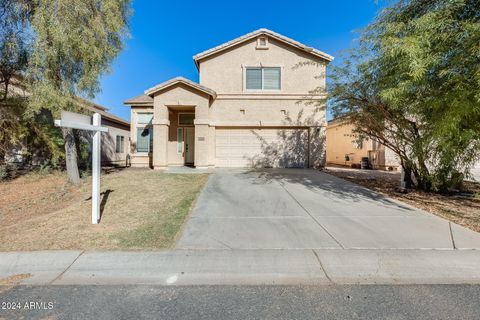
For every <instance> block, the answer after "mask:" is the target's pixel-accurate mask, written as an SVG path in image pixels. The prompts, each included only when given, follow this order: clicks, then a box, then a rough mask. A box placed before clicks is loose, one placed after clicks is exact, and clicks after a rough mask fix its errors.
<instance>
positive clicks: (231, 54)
mask: <svg viewBox="0 0 480 320" xmlns="http://www.w3.org/2000/svg"><path fill="white" fill-rule="evenodd" d="M256 46H257V40H256V39H252V40H250V41H248V42H245V43H242V44H240V45H238V46H236V47H234V48H231V49H228V50H226V51H222V52H221V53H220V54H217V55H214V56H212V57H208V58H206V59H205V60H202V61H201V62H200V67H199V69H200V70H199V71H200V84H202V85H204V86H207V87H209V88H211V89H213V90H215V91H216V92H217V94H238V93H247V92H250V93H253V92H255V91H250V90H249V91H246V90H244V71H245V68H246V67H258V66H265V67H281V90H280V91H273V93H276V94H278V93H281V94H306V93H308V92H309V91H311V90H313V89H315V88H317V87H322V88H325V78H324V77H323V79H316V77H318V76H321V75H325V70H326V61H325V60H323V59H320V58H316V57H314V56H312V55H310V54H308V53H305V52H304V51H301V50H298V49H296V48H293V47H291V46H289V45H286V44H284V43H281V42H278V41H276V40H274V39H272V38H269V44H268V50H264V49H257V48H256ZM299 63H311V64H310V65H304V66H301V67H298V68H297V67H296V66H297V65H298V64H299Z"/></svg>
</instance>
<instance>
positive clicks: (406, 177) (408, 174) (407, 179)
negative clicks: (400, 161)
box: [401, 166, 412, 189]
mask: <svg viewBox="0 0 480 320" xmlns="http://www.w3.org/2000/svg"><path fill="white" fill-rule="evenodd" d="M402 168H403V175H402V183H401V185H402V187H403V188H405V189H411V188H412V169H411V168H410V167H408V166H402Z"/></svg>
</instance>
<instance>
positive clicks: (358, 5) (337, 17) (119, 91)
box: [95, 0, 382, 119]
mask: <svg viewBox="0 0 480 320" xmlns="http://www.w3.org/2000/svg"><path fill="white" fill-rule="evenodd" d="M381 4H382V3H381ZM381 4H376V3H375V1H374V0H339V1H318V0H317V1H301V0H297V1H269V0H265V1H250V0H243V1H228V0H224V1H208V0H207V1H201V2H199V1H158V0H157V1H153V0H138V1H134V2H133V16H132V17H131V20H130V38H129V39H127V41H126V44H125V48H124V50H123V51H122V52H121V53H120V55H119V56H118V57H117V59H116V60H115V61H114V63H113V65H112V70H111V73H109V74H107V75H105V76H104V77H102V79H101V92H100V93H99V94H98V95H97V96H96V98H95V102H97V103H99V104H101V105H104V106H106V107H109V108H110V112H112V113H114V114H116V115H118V116H120V117H122V118H124V119H130V108H129V107H128V106H125V105H123V101H124V100H126V99H128V98H132V97H134V96H137V95H139V94H141V93H142V92H143V91H144V90H145V89H147V88H149V87H152V86H154V85H155V84H158V83H160V82H163V81H165V80H168V79H169V78H172V77H176V76H184V77H186V78H189V79H191V80H193V81H198V73H197V69H196V67H195V64H194V62H193V59H192V56H193V55H195V54H197V53H199V52H201V51H204V50H207V49H210V48H211V47H214V46H217V45H219V44H222V43H224V42H226V41H229V40H232V39H234V38H236V37H238V36H241V35H243V34H245V33H248V32H251V31H253V30H256V29H259V28H268V29H270V30H272V31H275V32H278V33H281V34H283V35H285V36H287V37H290V38H293V39H295V40H297V41H300V42H302V43H304V44H306V45H308V46H312V47H315V48H317V49H319V50H321V51H323V52H326V53H328V54H331V55H333V56H334V57H335V58H336V59H335V61H334V63H339V62H340V61H341V57H340V56H339V54H340V53H341V51H342V50H345V49H348V48H350V47H352V46H353V45H354V40H355V39H356V38H357V37H358V34H357V33H355V30H359V29H361V28H363V27H364V26H366V25H367V24H368V23H369V22H370V21H371V20H372V19H373V18H374V17H375V15H376V13H377V12H378V11H379V10H380V8H381Z"/></svg>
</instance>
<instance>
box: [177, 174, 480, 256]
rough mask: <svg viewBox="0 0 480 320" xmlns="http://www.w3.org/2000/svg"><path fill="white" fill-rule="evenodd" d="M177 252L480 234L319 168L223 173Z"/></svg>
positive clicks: (430, 244)
mask: <svg viewBox="0 0 480 320" xmlns="http://www.w3.org/2000/svg"><path fill="white" fill-rule="evenodd" d="M177 248H179V249H480V234H479V233H476V232H473V231H471V230H468V229H466V228H463V227H460V226H458V225H456V224H453V223H450V222H448V221H447V220H444V219H441V218H439V217H436V216H434V215H431V214H428V213H426V212H423V211H420V210H418V209H415V208H413V207H411V206H409V205H406V204H403V203H400V202H398V201H395V200H392V199H389V198H386V197H384V196H382V195H380V194H377V193H375V192H372V191H370V190H368V189H366V188H363V187H361V186H358V185H356V184H353V183H351V182H348V181H345V180H342V179H339V178H336V177H333V176H331V175H328V174H326V173H322V172H319V171H316V170H302V169H265V170H226V169H219V170H215V172H214V173H213V174H212V175H211V177H210V179H209V181H208V183H207V185H206V187H205V189H204V190H203V192H202V193H201V195H200V197H199V199H198V201H197V203H196V206H195V208H194V210H193V212H192V215H191V217H190V219H189V221H188V222H187V224H186V227H185V230H184V232H183V234H182V236H181V238H180V240H179V241H178V243H177Z"/></svg>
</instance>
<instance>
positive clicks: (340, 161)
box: [326, 117, 400, 170]
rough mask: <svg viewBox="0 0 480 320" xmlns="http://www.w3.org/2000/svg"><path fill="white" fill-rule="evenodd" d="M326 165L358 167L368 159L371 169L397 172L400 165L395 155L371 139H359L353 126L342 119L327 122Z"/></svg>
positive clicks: (345, 119)
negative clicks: (364, 159)
mask: <svg viewBox="0 0 480 320" xmlns="http://www.w3.org/2000/svg"><path fill="white" fill-rule="evenodd" d="M326 137H327V147H326V150H327V165H341V166H348V167H352V166H359V165H360V161H361V160H362V158H363V157H368V160H369V163H370V165H371V168H373V169H380V170H398V169H399V167H400V163H399V161H398V158H397V157H396V155H395V153H394V152H393V151H392V150H391V149H389V148H386V147H385V146H384V145H383V144H381V143H379V142H378V141H375V140H373V139H359V137H358V135H357V134H356V133H355V126H354V125H353V124H352V123H350V122H349V121H348V118H345V117H342V118H337V119H333V120H331V121H328V125H327V130H326Z"/></svg>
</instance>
